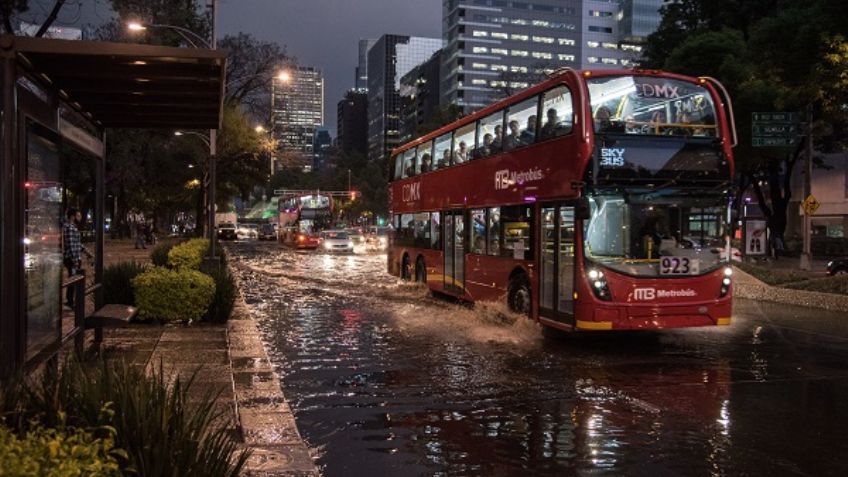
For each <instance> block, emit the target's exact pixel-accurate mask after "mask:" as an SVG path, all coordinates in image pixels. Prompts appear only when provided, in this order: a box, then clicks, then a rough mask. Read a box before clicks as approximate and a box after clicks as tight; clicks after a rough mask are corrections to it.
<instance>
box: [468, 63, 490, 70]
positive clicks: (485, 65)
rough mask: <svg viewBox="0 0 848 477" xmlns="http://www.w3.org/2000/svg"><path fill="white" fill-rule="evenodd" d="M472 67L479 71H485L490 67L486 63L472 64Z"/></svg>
mask: <svg viewBox="0 0 848 477" xmlns="http://www.w3.org/2000/svg"><path fill="white" fill-rule="evenodd" d="M471 67H472V68H474V69H477V70H485V69H486V68H488V65H487V64H486V63H471Z"/></svg>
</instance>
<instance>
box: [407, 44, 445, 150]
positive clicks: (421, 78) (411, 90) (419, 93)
mask: <svg viewBox="0 0 848 477" xmlns="http://www.w3.org/2000/svg"><path fill="white" fill-rule="evenodd" d="M443 51H444V50H438V51H437V52H435V53H433V56H431V57H430V59H429V60H427V61H425V62H424V63H421V64H420V65H418V66H416V67H415V68H412V69H411V70H410V71H409V73H407V74H405V75H403V77H402V78H401V79H400V89H399V91H398V92H399V93H400V97H401V132H400V136H401V137H400V140H401V143H405V142H407V141H410V140H412V139H414V138H415V137H416V136H418V135H419V133H421V132H423V131H419V128H420V127H421V126H422V125H423V124H425V123H427V122H429V121H430V120H431V119H432V118H433V115H434V114H435V113H436V111H437V110H438V109H439V101H440V96H441V95H440V89H439V87H440V83H441V77H442V76H441V72H442V62H443V61H444V58H443V54H442V53H443Z"/></svg>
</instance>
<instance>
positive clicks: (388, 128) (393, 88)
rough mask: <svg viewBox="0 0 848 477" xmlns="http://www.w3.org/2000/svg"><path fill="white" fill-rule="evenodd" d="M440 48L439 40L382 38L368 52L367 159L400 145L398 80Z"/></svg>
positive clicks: (385, 154)
mask: <svg viewBox="0 0 848 477" xmlns="http://www.w3.org/2000/svg"><path fill="white" fill-rule="evenodd" d="M441 47H442V40H441V39H440V38H423V37H415V36H403V35H383V36H381V37H380V39H378V40H377V42H376V43H374V46H372V47H371V49H370V50H368V158H369V159H371V160H378V159H383V158H385V157H387V155H388V153H389V152H390V151H391V150H392V148H394V147H397V146H399V145H400V128H401V117H400V116H401V98H400V94H399V89H400V79H401V78H402V77H403V76H404V75H405V74H407V73H408V72H409V71H410V70H412V68H414V67H415V66H416V65H418V64H420V63H423V62H424V61H426V60H427V59H429V58H430V57H431V56H432V55H433V53H435V52H436V50H438V49H439V48H441Z"/></svg>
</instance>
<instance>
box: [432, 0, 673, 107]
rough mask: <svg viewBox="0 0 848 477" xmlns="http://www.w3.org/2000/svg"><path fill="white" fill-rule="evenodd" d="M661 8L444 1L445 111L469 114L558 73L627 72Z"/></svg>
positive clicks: (639, 3)
mask: <svg viewBox="0 0 848 477" xmlns="http://www.w3.org/2000/svg"><path fill="white" fill-rule="evenodd" d="M662 2H663V0H522V1H512V0H442V37H443V39H444V40H445V43H446V46H445V62H444V64H443V72H442V78H443V80H442V85H441V90H442V93H441V94H442V103H443V104H448V103H453V104H457V105H459V106H462V107H463V110H464V112H466V113H468V112H471V111H474V110H477V109H480V108H482V107H483V106H486V105H487V104H490V103H491V102H492V101H494V100H496V99H498V98H501V97H504V96H507V95H510V94H513V93H515V92H517V91H519V90H521V89H524V88H526V87H528V86H530V85H531V84H534V83H537V82H539V81H541V80H542V79H544V78H545V75H546V74H547V73H549V72H551V71H554V70H555V69H557V68H561V67H566V66H567V67H572V68H629V67H632V66H633V65H634V61H635V60H636V59H637V58H638V56H639V55H640V53H641V45H640V43H641V42H642V41H644V38H645V37H646V36H647V35H648V34H650V33H651V32H652V31H653V30H654V29H656V26H657V25H658V24H659V21H660V19H661V17H660V14H659V5H661V4H662Z"/></svg>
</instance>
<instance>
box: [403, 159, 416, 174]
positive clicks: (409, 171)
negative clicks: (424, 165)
mask: <svg viewBox="0 0 848 477" xmlns="http://www.w3.org/2000/svg"><path fill="white" fill-rule="evenodd" d="M414 175H415V168H414V167H412V161H410V162H407V163H406V173H405V174H404V177H412V176H414Z"/></svg>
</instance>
